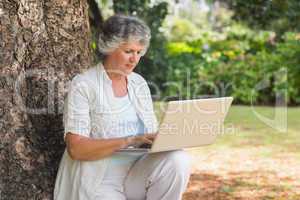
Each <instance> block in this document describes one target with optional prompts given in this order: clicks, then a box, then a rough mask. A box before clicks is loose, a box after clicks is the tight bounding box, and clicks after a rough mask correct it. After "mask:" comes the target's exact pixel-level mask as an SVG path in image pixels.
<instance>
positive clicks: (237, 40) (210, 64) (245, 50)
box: [165, 26, 300, 104]
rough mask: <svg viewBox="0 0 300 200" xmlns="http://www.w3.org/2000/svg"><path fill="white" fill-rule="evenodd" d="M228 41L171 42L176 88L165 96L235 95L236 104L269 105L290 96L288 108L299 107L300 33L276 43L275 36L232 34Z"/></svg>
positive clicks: (172, 77) (246, 32)
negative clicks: (278, 96)
mask: <svg viewBox="0 0 300 200" xmlns="http://www.w3.org/2000/svg"><path fill="white" fill-rule="evenodd" d="M239 27H242V26H239ZM297 37H298V38H297ZM225 38H226V39H224V40H215V41H213V40H203V39H202V40H200V39H199V40H196V41H193V42H181V43H178V42H172V43H169V44H168V48H167V49H168V53H169V54H168V56H169V57H168V61H169V65H168V66H169V70H168V76H167V79H168V81H171V82H173V83H176V84H173V85H176V86H177V87H172V88H171V87H169V88H166V91H165V95H169V96H176V95H180V98H191V97H198V96H201V95H203V94H205V95H214V96H225V95H231V96H234V97H235V102H236V103H246V104H250V103H260V104H270V103H274V101H275V98H276V95H284V94H285V93H287V97H286V100H287V101H288V102H289V103H291V104H295V103H300V101H299V96H300V91H299V89H300V83H299V77H300V70H299V69H300V68H299V66H300V43H299V34H298V35H297V34H295V33H286V34H285V35H284V37H283V39H282V41H281V42H277V43H275V41H274V32H267V31H256V32H254V31H251V30H249V29H245V30H243V29H240V31H239V32H236V31H235V30H234V29H233V30H228V31H227V33H226V37H225ZM180 49H181V50H182V51H180ZM187 76H188V77H189V80H187ZM186 90H189V93H187V92H186ZM179 91H180V92H179Z"/></svg>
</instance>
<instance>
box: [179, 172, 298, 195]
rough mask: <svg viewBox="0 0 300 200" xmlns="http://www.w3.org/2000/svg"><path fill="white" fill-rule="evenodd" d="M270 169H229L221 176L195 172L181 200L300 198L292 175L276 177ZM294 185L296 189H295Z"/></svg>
mask: <svg viewBox="0 0 300 200" xmlns="http://www.w3.org/2000/svg"><path fill="white" fill-rule="evenodd" d="M276 176H277V175H276V173H274V172H272V171H250V172H249V171H244V172H243V171H242V172H231V173H228V174H227V175H226V177H225V176H224V177H222V176H219V175H216V174H209V173H201V172H195V173H193V174H192V175H191V179H190V182H189V185H188V189H187V191H186V192H185V194H184V196H183V200H202V199H204V200H229V199H230V200H231V199H233V200H252V199H253V200H254V199H255V200H267V199H293V200H294V199H300V193H298V192H297V191H298V190H299V185H298V186H297V185H292V184H293V181H294V180H293V178H291V177H284V178H280V181H278V177H277V178H276ZM297 187H298V189H297Z"/></svg>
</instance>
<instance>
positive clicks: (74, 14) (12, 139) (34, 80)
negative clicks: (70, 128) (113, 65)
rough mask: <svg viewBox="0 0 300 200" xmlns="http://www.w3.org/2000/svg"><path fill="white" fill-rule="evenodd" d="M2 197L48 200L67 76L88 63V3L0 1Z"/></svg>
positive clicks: (60, 143)
mask: <svg viewBox="0 0 300 200" xmlns="http://www.w3.org/2000/svg"><path fill="white" fill-rule="evenodd" d="M0 20H1V21H0V151H1V154H0V200H6V199H9V200H10V199H18V200H19V199H26V200H27V199H52V193H53V186H54V181H55V176H56V172H57V169H58V165H59V161H60V159H61V155H62V152H63V150H64V147H65V145H64V141H63V126H62V111H63V99H64V95H65V92H66V88H67V83H68V81H69V80H70V79H71V78H72V77H73V76H74V75H75V74H77V73H78V72H80V71H81V70H82V69H84V68H87V67H88V66H89V64H90V63H91V60H90V58H91V52H90V48H89V46H90V39H89V38H90V27H89V21H88V6H87V2H86V1H85V0H68V1H67V0H52V1H46V0H1V1H0Z"/></svg>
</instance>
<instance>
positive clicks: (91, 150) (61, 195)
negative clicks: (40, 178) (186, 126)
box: [54, 15, 190, 200]
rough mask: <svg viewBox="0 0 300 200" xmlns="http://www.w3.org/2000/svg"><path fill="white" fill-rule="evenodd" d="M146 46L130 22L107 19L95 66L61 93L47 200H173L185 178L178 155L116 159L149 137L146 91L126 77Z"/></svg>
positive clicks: (152, 123) (145, 32) (143, 34)
mask: <svg viewBox="0 0 300 200" xmlns="http://www.w3.org/2000/svg"><path fill="white" fill-rule="evenodd" d="M149 40H150V30H149V28H148V27H147V25H145V23H144V22H143V21H141V20H139V19H137V18H135V17H131V16H123V15H115V16H112V17H110V18H109V19H108V20H107V21H106V22H105V23H104V26H103V33H102V34H101V35H100V37H99V45H98V46H99V50H100V53H101V54H102V55H103V61H102V62H101V63H99V64H98V65H97V66H96V67H93V68H91V69H89V70H88V71H86V72H85V73H83V74H80V75H77V76H76V77H75V78H74V79H73V80H72V83H71V85H70V88H69V92H68V96H67V99H66V104H65V110H64V126H65V135H64V139H65V142H66V150H65V152H64V155H63V158H62V160H61V163H60V167H59V170H58V174H57V178H56V183H55V189H54V199H55V200H70V199H71V200H96V199H99V200H102V199H103V200H106V199H107V200H115V199H116V200H123V199H138V200H141V199H152V200H154V199H156V200H161V199H166V200H176V199H181V196H182V193H183V192H184V190H185V188H186V186H187V183H188V179H189V174H190V166H189V157H188V156H187V155H186V154H185V153H184V152H183V151H172V152H162V153H156V154H142V153H124V152H123V153H122V152H118V150H119V149H121V148H124V147H127V146H129V145H140V144H142V143H148V144H151V143H152V141H153V140H154V138H155V136H156V132H157V120H156V117H155V114H154V112H153V105H152V100H151V95H150V90H149V87H148V86H147V83H146V81H145V80H144V79H143V78H142V77H141V76H140V75H138V74H136V73H134V72H133V70H134V68H135V67H136V65H137V64H138V62H139V60H140V58H141V56H142V55H144V53H145V52H146V50H147V48H148V45H149Z"/></svg>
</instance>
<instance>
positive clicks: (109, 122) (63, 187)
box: [54, 64, 158, 200]
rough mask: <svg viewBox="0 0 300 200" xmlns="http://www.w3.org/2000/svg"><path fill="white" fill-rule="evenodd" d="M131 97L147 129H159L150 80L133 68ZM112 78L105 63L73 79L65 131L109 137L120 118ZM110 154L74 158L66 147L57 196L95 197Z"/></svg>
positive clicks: (81, 199)
mask: <svg viewBox="0 0 300 200" xmlns="http://www.w3.org/2000/svg"><path fill="white" fill-rule="evenodd" d="M127 83H128V84H127V90H128V98H129V99H130V102H131V103H132V105H133V107H134V109H135V110H136V113H137V116H138V117H139V118H140V120H141V121H142V122H143V124H144V132H145V133H154V132H157V127H158V124H157V120H156V117H155V114H154V111H153V105H152V99H151V94H150V90H149V87H148V85H147V82H146V81H145V80H144V79H143V78H142V77H141V76H140V75H138V74H136V73H134V72H132V73H131V74H130V75H128V76H127ZM114 98H115V96H114V94H113V90H112V81H111V80H110V79H109V77H108V75H107V74H106V72H105V70H104V68H103V66H102V64H99V65H98V66H96V67H93V68H91V69H89V70H88V71H86V72H85V73H83V74H80V75H77V76H75V77H74V79H73V80H72V82H71V84H70V86H69V90H68V96H67V98H66V100H65V106H64V127H65V131H64V132H65V134H66V133H68V132H72V133H76V134H79V135H82V136H86V137H91V138H109V137H110V134H109V131H107V130H110V127H113V125H114V123H115V121H116V120H117V115H116V110H115V109H113V108H114V105H113V99H114ZM108 160H109V158H106V159H101V160H96V161H78V160H72V159H71V158H70V156H69V155H68V152H67V151H66V150H65V152H64V155H63V157H62V160H61V162H60V166H59V169H58V173H57V177H56V182H55V188H54V200H69V199H72V200H89V199H91V200H92V199H94V197H95V189H96V186H97V185H99V183H101V181H102V179H103V176H104V174H105V171H106V168H107V164H108Z"/></svg>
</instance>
